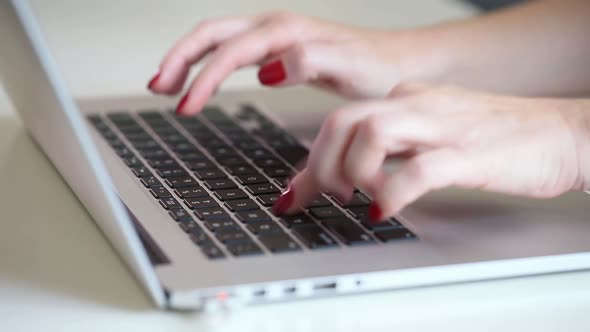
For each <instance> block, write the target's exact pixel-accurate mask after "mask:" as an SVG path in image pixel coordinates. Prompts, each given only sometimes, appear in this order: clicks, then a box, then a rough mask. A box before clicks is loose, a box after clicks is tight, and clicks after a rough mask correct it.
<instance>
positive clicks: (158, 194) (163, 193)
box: [150, 187, 172, 199]
mask: <svg viewBox="0 0 590 332" xmlns="http://www.w3.org/2000/svg"><path fill="white" fill-rule="evenodd" d="M150 193H151V194H152V196H154V198H155V199H160V198H163V197H172V194H171V193H170V192H169V191H168V189H166V188H164V187H159V188H153V189H150Z"/></svg>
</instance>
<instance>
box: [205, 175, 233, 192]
mask: <svg viewBox="0 0 590 332" xmlns="http://www.w3.org/2000/svg"><path fill="white" fill-rule="evenodd" d="M205 185H206V186H207V188H209V190H213V191H216V190H221V189H233V188H237V187H238V185H237V184H236V183H235V182H234V181H232V180H231V179H228V178H225V179H214V180H207V181H205Z"/></svg>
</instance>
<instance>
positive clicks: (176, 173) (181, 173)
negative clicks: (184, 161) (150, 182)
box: [157, 167, 188, 178]
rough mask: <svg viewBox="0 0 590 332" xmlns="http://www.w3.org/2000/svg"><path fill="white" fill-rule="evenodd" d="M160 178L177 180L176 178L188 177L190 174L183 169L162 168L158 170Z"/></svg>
mask: <svg viewBox="0 0 590 332" xmlns="http://www.w3.org/2000/svg"><path fill="white" fill-rule="evenodd" d="M157 173H158V175H159V176H161V177H163V178H175V177H187V176H188V174H187V173H186V171H185V170H184V169H182V168H171V167H169V168H164V167H161V168H159V169H158V170H157Z"/></svg>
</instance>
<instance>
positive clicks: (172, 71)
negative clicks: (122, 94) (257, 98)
mask: <svg viewBox="0 0 590 332" xmlns="http://www.w3.org/2000/svg"><path fill="white" fill-rule="evenodd" d="M410 41H412V42H413V41H414V39H413V38H409V37H408V36H407V34H406V33H404V32H385V31H375V30H363V29H359V28H352V27H347V26H344V25H338V24H335V23H330V22H326V21H322V20H320V19H316V18H309V17H304V16H299V15H295V14H290V13H281V12H279V13H267V14H262V15H260V16H256V17H235V18H222V19H215V20H210V21H205V22H202V23H200V24H199V25H198V26H197V27H196V28H195V29H194V30H193V31H192V32H191V33H189V34H188V35H187V36H185V37H184V38H182V39H181V40H180V41H178V42H177V43H176V45H175V46H174V47H173V48H172V49H171V50H170V51H169V52H168V54H167V55H166V57H165V58H164V60H163V62H162V64H161V66H160V71H159V73H158V74H156V76H155V77H154V78H153V79H152V80H151V81H150V83H149V85H148V86H149V88H150V89H151V90H152V91H153V92H155V93H161V94H176V93H179V92H180V91H181V90H182V88H183V85H184V83H185V81H186V80H187V75H188V73H189V69H190V67H191V66H192V65H193V64H196V63H199V62H201V61H203V60H204V59H205V57H207V59H206V63H205V65H204V67H203V68H202V70H201V71H200V72H199V74H198V76H197V77H196V78H195V79H194V80H193V82H192V84H191V86H190V88H189V90H188V92H187V94H186V96H185V98H183V99H182V101H181V102H180V103H179V107H178V111H179V112H180V113H183V114H192V113H195V112H198V111H199V110H200V109H201V108H202V107H203V105H204V104H205V103H206V102H207V100H208V99H209V97H211V95H212V94H214V92H215V91H216V89H217V88H218V86H219V85H220V84H221V83H222V81H223V80H224V79H225V78H227V77H228V76H229V75H230V74H231V73H232V72H233V71H235V70H236V69H239V68H242V67H245V66H250V65H257V64H258V65H261V66H262V67H261V69H260V71H259V73H258V77H259V80H260V81H261V82H262V83H263V84H265V85H269V86H285V85H292V84H300V83H307V84H312V85H315V86H318V87H321V88H324V89H328V90H330V91H332V92H334V93H337V94H340V95H343V96H346V97H349V98H374V97H384V96H385V95H387V92H389V91H390V90H391V88H392V87H394V86H395V84H396V83H397V82H398V81H399V80H400V78H401V75H402V72H403V69H402V65H403V62H404V60H403V59H402V56H401V54H407V53H409V51H408V50H409V49H415V48H414V47H411V46H410V45H409V42H410ZM411 58H412V61H413V60H414V59H415V57H411Z"/></svg>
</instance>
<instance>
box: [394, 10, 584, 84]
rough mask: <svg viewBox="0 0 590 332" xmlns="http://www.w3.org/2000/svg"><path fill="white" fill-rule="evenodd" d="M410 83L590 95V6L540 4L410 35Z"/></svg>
mask: <svg viewBox="0 0 590 332" xmlns="http://www.w3.org/2000/svg"><path fill="white" fill-rule="evenodd" d="M407 35H408V37H409V38H410V39H411V38H414V40H415V43H416V44H415V47H416V50H417V52H412V53H415V55H416V56H415V57H414V58H413V59H411V58H409V59H406V63H405V65H404V70H406V71H407V72H406V75H402V76H406V77H408V78H410V79H416V80H420V79H426V80H430V81H440V82H443V81H444V82H447V83H449V82H450V83H455V84H459V85H464V86H469V87H474V88H479V89H484V90H489V91H495V92H501V93H510V94H519V95H527V96H534V95H537V96H538V95H545V96H572V95H583V94H587V93H588V92H590V1H588V0H539V1H530V2H527V3H525V4H523V5H519V6H515V7H510V8H508V9H505V10H501V11H499V12H496V13H492V14H489V15H485V16H481V17H476V18H472V19H468V20H464V21H457V22H451V23H447V24H443V25H437V26H433V27H428V28H423V29H418V30H415V31H411V32H409V33H408V34H407Z"/></svg>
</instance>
